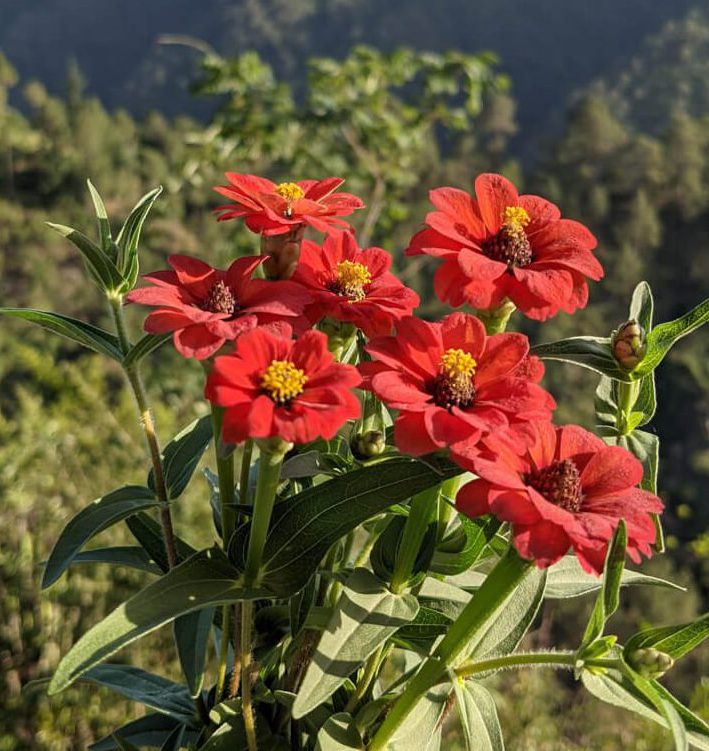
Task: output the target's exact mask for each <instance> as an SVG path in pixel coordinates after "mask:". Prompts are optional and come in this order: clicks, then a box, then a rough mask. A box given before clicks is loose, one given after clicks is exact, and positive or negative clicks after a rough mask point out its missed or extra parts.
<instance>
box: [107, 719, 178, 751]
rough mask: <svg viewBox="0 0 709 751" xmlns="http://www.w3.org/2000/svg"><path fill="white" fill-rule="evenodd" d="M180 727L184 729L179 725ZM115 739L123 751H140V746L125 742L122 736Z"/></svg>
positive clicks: (114, 735)
mask: <svg viewBox="0 0 709 751" xmlns="http://www.w3.org/2000/svg"><path fill="white" fill-rule="evenodd" d="M178 727H182V726H181V725H179V726H178ZM113 738H114V739H115V741H116V743H117V744H118V748H120V749H121V751H140V749H139V748H138V746H135V745H133V744H132V743H131V742H130V741H127V740H125V738H121V736H120V735H116V734H115V733H114V734H113Z"/></svg>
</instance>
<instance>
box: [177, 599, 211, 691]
mask: <svg viewBox="0 0 709 751" xmlns="http://www.w3.org/2000/svg"><path fill="white" fill-rule="evenodd" d="M213 621H214V608H205V609H204V610H197V611H196V612H194V613H188V614H187V615H183V616H180V617H179V618H177V619H175V623H174V624H173V633H174V635H175V646H176V647H177V656H178V657H179V658H180V665H181V666H182V672H183V673H184V676H185V680H186V681H187V687H188V688H189V691H190V695H191V696H192V697H197V696H199V695H200V693H201V691H202V684H203V683H204V664H205V662H206V660H207V646H208V644H209V633H210V631H211V628H212V622H213Z"/></svg>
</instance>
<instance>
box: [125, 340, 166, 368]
mask: <svg viewBox="0 0 709 751" xmlns="http://www.w3.org/2000/svg"><path fill="white" fill-rule="evenodd" d="M171 338H172V334H171V333H170V334H146V335H145V336H144V337H142V338H141V339H139V340H138V341H137V342H136V343H135V344H134V345H133V346H132V347H131V348H130V350H129V351H128V354H127V355H126V356H125V357H124V358H123V365H124V366H125V367H126V368H132V367H133V366H135V365H137V364H138V363H139V362H140V361H141V360H142V359H143V358H144V357H147V356H148V355H149V354H150V353H151V352H154V351H155V350H156V349H158V347H162V345H163V344H165V342H167V341H168V340H169V339H171Z"/></svg>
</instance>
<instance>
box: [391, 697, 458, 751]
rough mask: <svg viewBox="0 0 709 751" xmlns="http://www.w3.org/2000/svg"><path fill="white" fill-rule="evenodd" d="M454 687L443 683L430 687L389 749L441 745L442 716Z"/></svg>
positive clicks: (427, 750) (428, 750)
mask: <svg viewBox="0 0 709 751" xmlns="http://www.w3.org/2000/svg"><path fill="white" fill-rule="evenodd" d="M452 690H453V687H452V686H451V684H450V683H442V684H440V685H438V686H434V687H433V688H431V689H429V690H428V691H427V692H426V694H424V696H422V697H421V698H420V699H419V701H418V703H417V704H416V706H415V707H414V708H413V710H412V711H411V712H410V713H409V715H408V717H407V718H406V722H404V723H402V724H401V725H399V728H398V730H396V732H395V733H394V735H392V737H391V739H390V740H389V743H388V745H387V751H434V750H435V749H438V748H440V745H441V718H442V717H443V713H444V712H445V709H446V704H447V703H448V700H449V696H450V694H451V691H452Z"/></svg>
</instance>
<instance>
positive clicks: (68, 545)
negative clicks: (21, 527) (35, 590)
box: [42, 485, 158, 588]
mask: <svg viewBox="0 0 709 751" xmlns="http://www.w3.org/2000/svg"><path fill="white" fill-rule="evenodd" d="M157 505H158V501H157V500H156V498H155V495H154V494H153V492H152V491H151V490H149V489H148V488H146V487H143V486H142V485H128V486H127V487H125V488H119V489H118V490H114V491H113V492H112V493H108V494H107V495H104V496H103V497H101V498H97V499H96V500H95V501H93V502H92V503H90V504H89V505H88V506H86V508H83V509H82V510H81V511H79V513H78V514H77V515H76V516H75V517H74V518H73V519H72V520H71V521H70V522H69V523H68V524H67V525H66V527H64V529H63V530H62V533H61V534H60V535H59V539H58V540H57V542H56V543H55V545H54V549H53V550H52V552H51V553H50V555H49V560H48V561H47V565H46V566H45V567H44V576H43V577H42V587H43V588H46V587H49V586H50V585H51V584H54V582H55V581H56V580H57V579H58V578H59V577H60V576H61V575H62V574H63V573H64V571H66V569H67V567H68V566H69V564H70V563H71V562H72V561H73V560H74V557H75V556H76V554H77V553H78V552H79V551H80V550H81V548H82V547H83V546H84V545H85V544H86V543H87V542H88V541H89V540H90V539H91V538H92V537H94V536H95V535H97V534H98V533H99V532H102V531H103V530H104V529H107V528H108V527H110V526H111V525H113V524H116V522H119V521H121V520H122V519H126V518H127V517H129V516H131V515H132V514H135V513H136V512H138V511H142V510H144V509H147V508H151V507H152V506H157Z"/></svg>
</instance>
